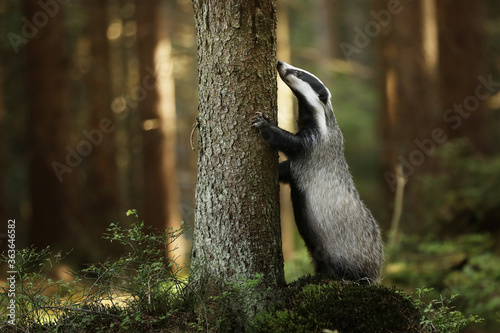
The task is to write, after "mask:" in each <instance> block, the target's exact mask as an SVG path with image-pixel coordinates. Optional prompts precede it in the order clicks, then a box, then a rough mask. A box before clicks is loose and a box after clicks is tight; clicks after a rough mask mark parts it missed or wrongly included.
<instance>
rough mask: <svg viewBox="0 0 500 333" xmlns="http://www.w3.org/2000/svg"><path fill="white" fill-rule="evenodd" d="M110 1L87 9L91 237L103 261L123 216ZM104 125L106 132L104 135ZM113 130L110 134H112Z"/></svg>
mask: <svg viewBox="0 0 500 333" xmlns="http://www.w3.org/2000/svg"><path fill="white" fill-rule="evenodd" d="M107 9H108V1H107V0H89V1H88V7H87V27H88V33H89V36H90V41H91V68H90V72H89V74H88V85H89V90H90V101H89V103H90V106H89V109H90V110H89V130H88V132H89V133H90V134H89V136H90V137H91V138H92V139H93V140H94V143H95V145H94V148H93V151H92V154H90V156H89V161H88V162H89V164H88V170H89V175H88V177H89V178H88V181H89V191H88V194H89V195H88V200H89V204H90V214H91V217H92V218H91V219H89V222H88V223H89V228H88V230H90V231H91V234H89V236H88V242H89V244H92V243H94V244H100V245H102V246H100V247H99V246H98V247H94V255H96V256H98V257H100V258H102V257H103V256H102V255H103V254H104V253H99V251H96V250H97V249H98V248H99V249H101V250H102V249H103V248H104V245H106V246H107V247H108V248H109V242H108V241H104V240H102V237H101V236H102V234H103V232H105V230H106V227H107V226H109V223H111V222H113V221H116V220H118V217H119V216H120V212H121V206H120V202H121V199H120V197H121V196H120V193H121V190H120V185H119V174H118V166H117V162H116V145H115V130H116V126H117V124H116V119H115V116H114V113H113V112H112V110H111V102H112V95H111V94H112V92H111V90H112V84H111V70H110V59H109V41H108V38H107V36H106V31H107V29H108V16H107ZM103 124H110V126H106V130H105V131H102V130H101V127H102V125H103ZM108 128H109V130H108Z"/></svg>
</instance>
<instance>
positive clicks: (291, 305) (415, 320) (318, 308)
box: [250, 275, 420, 333]
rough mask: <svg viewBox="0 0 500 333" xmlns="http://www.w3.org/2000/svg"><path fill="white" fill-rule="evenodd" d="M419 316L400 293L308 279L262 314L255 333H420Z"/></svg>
mask: <svg viewBox="0 0 500 333" xmlns="http://www.w3.org/2000/svg"><path fill="white" fill-rule="evenodd" d="M419 318H420V312H419V310H418V309H417V307H416V305H415V303H414V302H413V301H412V299H411V298H410V297H408V296H406V295H405V294H404V293H402V292H401V291H399V290H396V289H394V288H388V287H384V286H379V285H371V286H369V285H360V284H358V283H355V282H348V281H332V280H330V279H329V278H328V277H325V276H318V275H316V276H306V277H304V278H301V279H299V280H297V281H296V282H294V283H292V284H290V285H289V286H288V287H287V288H285V289H283V290H282V292H281V293H280V296H279V299H278V300H277V302H275V303H274V304H272V305H271V306H270V307H269V308H268V309H267V310H266V311H264V312H261V313H260V314H259V315H258V316H257V317H256V318H255V320H254V322H253V323H252V325H251V327H250V330H251V331H252V332H322V331H323V330H325V329H327V330H331V331H334V330H338V331H339V332H342V333H349V332H352V333H355V332H363V333H367V332H419V331H420V330H419V328H420V327H419Z"/></svg>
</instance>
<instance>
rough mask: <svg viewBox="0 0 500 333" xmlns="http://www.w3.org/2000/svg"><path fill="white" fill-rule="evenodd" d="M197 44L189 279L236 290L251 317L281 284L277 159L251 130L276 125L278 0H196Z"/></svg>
mask: <svg viewBox="0 0 500 333" xmlns="http://www.w3.org/2000/svg"><path fill="white" fill-rule="evenodd" d="M194 11H195V19H196V29H197V42H198V77H199V87H198V92H199V137H198V183H197V186H196V212H195V229H194V241H193V249H192V264H191V270H192V271H191V276H190V278H191V281H192V283H194V284H197V283H198V284H204V285H216V286H218V287H219V288H227V287H228V285H227V283H229V282H233V283H239V284H242V283H244V282H245V281H248V280H249V279H255V278H256V276H260V278H259V283H258V285H257V287H255V288H251V289H250V290H249V289H248V288H240V289H239V290H240V291H241V292H242V294H238V295H235V294H231V297H241V298H242V299H243V301H242V302H241V304H239V306H240V307H241V309H242V311H243V312H244V313H245V314H246V315H245V318H242V321H243V322H246V321H248V320H250V319H251V318H252V317H253V315H255V313H256V312H257V311H258V310H260V309H262V308H263V306H264V305H265V303H266V301H268V300H269V299H270V298H271V297H272V296H273V293H275V291H274V289H276V288H277V287H278V286H280V285H283V284H284V276H283V257H282V250H281V236H280V224H279V207H280V206H279V187H278V178H277V153H276V152H275V151H272V150H271V148H269V147H268V146H267V145H266V144H265V143H264V142H263V141H262V140H261V139H260V138H259V136H258V133H257V131H256V130H255V128H253V127H252V126H251V118H252V116H253V114H254V113H255V112H256V111H264V112H265V113H266V114H268V115H269V116H270V117H271V118H272V119H276V69H275V64H276V7H275V1H274V0H260V1H238V0H231V1H215V0H209V1H202V0H195V1H194Z"/></svg>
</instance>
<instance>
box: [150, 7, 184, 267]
mask: <svg viewBox="0 0 500 333" xmlns="http://www.w3.org/2000/svg"><path fill="white" fill-rule="evenodd" d="M171 4H172V0H165V1H162V2H161V6H160V8H159V15H160V22H159V30H160V31H159V34H158V37H159V40H158V46H157V48H156V54H155V61H156V66H157V68H159V70H158V74H159V80H158V92H159V102H158V103H159V108H160V113H161V115H162V118H163V122H162V124H163V133H164V136H165V149H164V159H165V161H164V163H165V166H164V167H165V173H166V178H167V198H168V202H167V205H168V219H167V223H168V227H169V228H174V229H176V230H177V229H180V228H181V222H182V216H181V212H180V209H179V181H178V179H177V173H176V164H177V158H176V157H177V152H176V147H177V116H176V107H175V103H176V100H175V81H174V73H173V71H174V57H173V55H172V42H171V38H170V27H171V25H170V24H169V22H170V21H171V19H172V14H171V12H172V8H171ZM185 236H186V235H182V236H181V237H179V238H178V239H176V240H175V241H174V242H173V243H172V244H170V248H169V250H171V251H173V252H172V254H173V255H174V257H176V258H177V260H176V263H177V264H179V265H182V266H185V265H186V264H187V262H188V257H189V251H190V249H188V246H187V241H186V237H185Z"/></svg>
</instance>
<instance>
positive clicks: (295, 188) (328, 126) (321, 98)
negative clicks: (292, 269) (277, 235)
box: [252, 61, 383, 283]
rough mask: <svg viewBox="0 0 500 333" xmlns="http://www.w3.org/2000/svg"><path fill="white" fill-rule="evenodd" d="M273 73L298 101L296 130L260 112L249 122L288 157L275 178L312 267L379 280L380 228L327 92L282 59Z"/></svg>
mask: <svg viewBox="0 0 500 333" xmlns="http://www.w3.org/2000/svg"><path fill="white" fill-rule="evenodd" d="M277 69H278V73H279V75H280V77H281V79H282V80H283V81H284V82H285V83H286V84H287V85H288V87H289V88H290V89H291V90H292V92H293V93H294V95H295V96H296V98H297V100H298V108H299V114H298V131H297V133H296V134H292V133H290V132H288V131H285V130H283V129H281V128H279V127H278V126H276V125H274V124H273V123H272V122H271V121H270V119H269V118H268V117H267V116H266V115H265V114H264V113H262V112H256V113H255V115H254V116H253V118H252V124H253V126H255V127H256V128H258V129H259V131H260V134H261V136H262V138H264V140H265V141H267V142H268V143H269V144H270V146H271V147H272V148H274V149H277V150H279V151H281V152H283V153H284V154H285V155H286V157H287V160H286V161H284V162H281V163H280V164H279V170H278V172H279V180H280V182H283V183H287V184H289V185H290V188H291V196H292V204H293V210H294V216H295V222H296V224H297V228H298V230H299V233H300V235H301V236H302V238H303V239H304V242H305V245H306V247H307V249H308V251H309V253H310V255H311V257H312V260H313V263H314V266H315V271H316V272H317V273H322V274H327V275H329V276H331V277H333V278H335V279H346V280H353V281H360V282H364V283H373V282H379V279H380V270H381V266H382V262H383V249H382V242H381V236H380V228H379V226H378V224H377V222H376V221H375V219H374V218H373V216H372V214H371V212H370V210H369V209H368V208H367V207H366V206H365V204H364V203H363V201H361V199H360V197H359V193H358V191H357V190H356V187H355V185H354V181H353V179H352V176H351V174H350V172H349V168H348V165H347V162H346V159H345V157H344V140H343V136H342V132H341V131H340V128H339V126H338V124H337V121H336V119H335V115H334V113H333V108H332V104H331V101H330V98H331V94H330V91H329V90H328V89H327V88H326V87H325V85H324V84H323V83H322V82H321V81H320V80H319V79H318V78H317V77H316V76H314V75H313V74H311V73H309V72H307V71H305V70H303V69H299V68H296V67H293V66H291V65H289V64H287V63H285V62H283V61H278V65H277Z"/></svg>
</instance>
